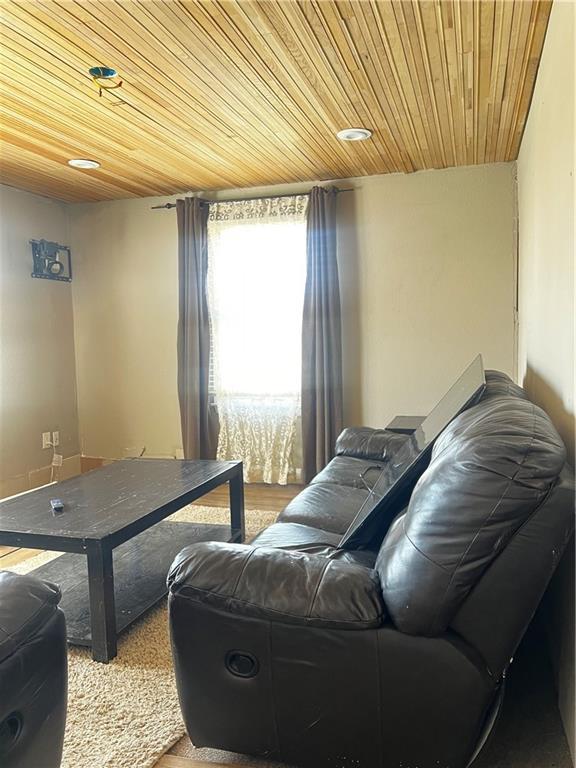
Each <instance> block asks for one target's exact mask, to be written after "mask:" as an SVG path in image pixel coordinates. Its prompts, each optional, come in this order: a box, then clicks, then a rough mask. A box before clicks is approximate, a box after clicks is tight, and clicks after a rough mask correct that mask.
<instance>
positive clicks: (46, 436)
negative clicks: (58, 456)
mask: <svg viewBox="0 0 576 768" xmlns="http://www.w3.org/2000/svg"><path fill="white" fill-rule="evenodd" d="M51 438H52V435H51V433H50V432H42V448H52V439H51Z"/></svg>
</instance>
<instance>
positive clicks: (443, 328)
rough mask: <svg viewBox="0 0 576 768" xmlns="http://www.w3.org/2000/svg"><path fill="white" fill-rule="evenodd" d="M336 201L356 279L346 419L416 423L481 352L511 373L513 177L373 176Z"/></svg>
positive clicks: (501, 172) (508, 171)
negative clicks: (354, 374)
mask: <svg viewBox="0 0 576 768" xmlns="http://www.w3.org/2000/svg"><path fill="white" fill-rule="evenodd" d="M357 184H358V191H357V192H356V193H354V194H353V195H350V196H347V197H345V198H344V202H343V206H342V213H343V226H349V227H352V228H353V231H354V234H353V235H352V234H351V235H350V240H351V241H352V242H354V241H355V247H354V249H353V250H350V251H347V252H345V253H344V254H342V258H343V260H344V261H346V260H347V259H350V260H353V261H354V262H356V264H357V272H358V300H359V329H358V339H357V342H356V343H357V344H359V366H358V372H359V375H358V381H357V388H358V395H359V396H358V397H355V398H354V400H353V401H354V402H355V403H357V412H356V413H353V414H352V415H353V418H352V420H353V421H356V422H361V423H364V424H368V425H370V426H385V425H386V423H387V422H388V421H389V420H390V418H392V417H393V416H394V415H395V414H398V413H403V414H410V413H422V414H425V413H427V412H428V411H429V410H430V409H431V408H432V407H433V406H434V405H435V403H436V401H437V400H438V399H439V398H440V397H441V395H442V394H443V392H444V391H445V390H446V389H447V388H448V386H449V385H450V383H451V382H452V381H453V380H454V378H455V377H456V376H457V375H458V374H459V373H460V372H461V371H462V370H463V369H464V368H465V367H466V365H467V364H468V363H469V362H470V361H471V360H472V358H473V357H474V356H475V355H476V354H477V353H478V352H481V353H482V354H483V356H484V363H485V365H486V366H487V367H492V368H498V369H500V370H503V371H506V372H507V373H510V374H511V373H513V366H514V279H515V277H514V275H515V268H514V259H515V245H514V226H515V223H514V217H515V209H514V205H515V203H514V200H515V189H514V187H515V180H514V167H513V165H512V164H509V165H505V164H502V165H485V166H478V167H469V168H455V169H450V170H445V171H426V172H424V173H417V174H412V175H390V176H374V177H369V178H365V179H362V180H358V181H357Z"/></svg>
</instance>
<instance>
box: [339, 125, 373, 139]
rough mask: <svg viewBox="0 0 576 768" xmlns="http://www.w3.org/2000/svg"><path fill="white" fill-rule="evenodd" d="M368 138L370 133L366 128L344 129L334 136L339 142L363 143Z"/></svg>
mask: <svg viewBox="0 0 576 768" xmlns="http://www.w3.org/2000/svg"><path fill="white" fill-rule="evenodd" d="M370 136H372V131H369V130H368V128H344V130H342V131H338V133H337V134H336V138H338V139H340V141H365V140H366V139H369V138H370Z"/></svg>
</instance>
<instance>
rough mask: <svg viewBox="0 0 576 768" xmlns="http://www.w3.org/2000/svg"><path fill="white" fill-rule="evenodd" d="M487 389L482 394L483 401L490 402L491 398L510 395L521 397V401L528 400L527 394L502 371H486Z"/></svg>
mask: <svg viewBox="0 0 576 768" xmlns="http://www.w3.org/2000/svg"><path fill="white" fill-rule="evenodd" d="M484 375H485V378H486V389H485V390H484V392H483V393H482V397H481V401H484V400H488V399H489V398H491V397H502V396H506V395H510V396H513V397H519V398H520V399H521V400H528V396H527V394H526V392H524V390H523V389H522V387H520V386H519V385H518V384H516V382H514V381H512V379H511V378H510V376H508V375H507V374H505V373H502V371H485V374H484Z"/></svg>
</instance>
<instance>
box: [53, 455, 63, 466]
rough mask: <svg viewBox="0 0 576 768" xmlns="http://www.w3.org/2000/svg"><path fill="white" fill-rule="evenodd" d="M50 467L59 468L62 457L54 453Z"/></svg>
mask: <svg viewBox="0 0 576 768" xmlns="http://www.w3.org/2000/svg"><path fill="white" fill-rule="evenodd" d="M52 466H53V467H61V466H62V456H61V455H60V454H59V453H55V454H54V456H53V457H52Z"/></svg>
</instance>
